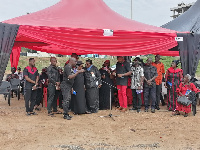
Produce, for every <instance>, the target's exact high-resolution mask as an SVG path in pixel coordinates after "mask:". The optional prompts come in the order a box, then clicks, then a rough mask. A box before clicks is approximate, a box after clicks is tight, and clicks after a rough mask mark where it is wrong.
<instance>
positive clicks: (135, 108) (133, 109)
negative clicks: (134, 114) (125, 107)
mask: <svg viewBox="0 0 200 150" xmlns="http://www.w3.org/2000/svg"><path fill="white" fill-rule="evenodd" d="M129 110H137V108H131V109H129Z"/></svg>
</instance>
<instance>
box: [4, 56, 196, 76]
mask: <svg viewBox="0 0 200 150" xmlns="http://www.w3.org/2000/svg"><path fill="white" fill-rule="evenodd" d="M149 57H152V58H153V60H154V56H153V55H150V56H149ZM29 58H30V57H25V56H21V57H20V59H19V64H18V66H19V67H21V68H22V69H23V68H25V67H26V66H27V65H28V59H29ZM141 58H142V59H143V60H144V62H146V59H147V56H142V57H141ZM49 59H50V58H47V57H35V60H36V67H37V68H38V70H39V71H41V70H42V68H44V67H47V66H49V64H50V63H49ZM68 59H69V58H68V57H57V60H58V66H61V67H63V66H64V64H65V62H66V61H67V60H68ZM86 59H88V58H80V59H79V60H81V61H83V62H84V63H85V60H86ZM89 59H91V60H92V61H93V64H94V65H95V66H97V67H98V68H101V67H102V64H103V62H104V61H105V60H107V59H108V60H110V62H111V66H112V65H115V64H116V62H117V59H116V57H114V58H113V59H112V58H111V57H108V58H89ZM177 59H179V57H167V56H163V57H161V62H162V63H163V64H164V65H165V70H166V69H168V68H169V67H170V66H171V62H172V60H177ZM179 67H180V65H179ZM6 73H10V61H9V62H8V65H7V68H6ZM196 77H200V65H198V68H197V72H196Z"/></svg>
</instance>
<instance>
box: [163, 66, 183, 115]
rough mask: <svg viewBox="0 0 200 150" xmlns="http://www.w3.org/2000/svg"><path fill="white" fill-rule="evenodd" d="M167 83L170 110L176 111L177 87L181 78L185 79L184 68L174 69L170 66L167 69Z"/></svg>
mask: <svg viewBox="0 0 200 150" xmlns="http://www.w3.org/2000/svg"><path fill="white" fill-rule="evenodd" d="M165 78H166V83H167V99H168V105H167V107H168V110H170V111H174V110H175V109H176V99H177V93H176V89H177V88H178V87H179V84H180V83H181V80H182V79H183V70H182V69H179V68H177V69H174V68H172V67H170V68H169V69H167V71H166V76H165Z"/></svg>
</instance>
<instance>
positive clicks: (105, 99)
mask: <svg viewBox="0 0 200 150" xmlns="http://www.w3.org/2000/svg"><path fill="white" fill-rule="evenodd" d="M99 71H100V73H101V80H102V86H101V88H100V89H99V109H100V110H106V109H110V86H109V85H108V84H111V85H113V82H112V80H111V69H110V61H109V60H106V61H105V62H104V64H103V67H102V68H101V69H99ZM105 82H106V83H105ZM111 90H112V91H111V93H112V94H111V98H112V97H113V89H112V88H111Z"/></svg>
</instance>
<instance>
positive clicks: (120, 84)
mask: <svg viewBox="0 0 200 150" xmlns="http://www.w3.org/2000/svg"><path fill="white" fill-rule="evenodd" d="M129 71H131V67H130V63H128V62H126V61H124V62H123V63H119V62H117V64H116V74H125V73H127V72H129ZM116 81H117V88H118V98H119V104H120V107H122V108H127V95H126V89H127V85H128V76H123V77H121V78H119V77H118V76H117V78H116Z"/></svg>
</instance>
